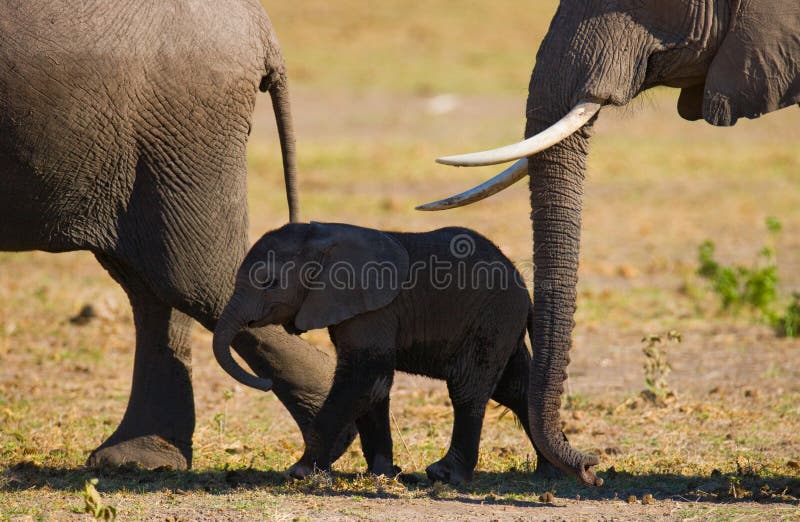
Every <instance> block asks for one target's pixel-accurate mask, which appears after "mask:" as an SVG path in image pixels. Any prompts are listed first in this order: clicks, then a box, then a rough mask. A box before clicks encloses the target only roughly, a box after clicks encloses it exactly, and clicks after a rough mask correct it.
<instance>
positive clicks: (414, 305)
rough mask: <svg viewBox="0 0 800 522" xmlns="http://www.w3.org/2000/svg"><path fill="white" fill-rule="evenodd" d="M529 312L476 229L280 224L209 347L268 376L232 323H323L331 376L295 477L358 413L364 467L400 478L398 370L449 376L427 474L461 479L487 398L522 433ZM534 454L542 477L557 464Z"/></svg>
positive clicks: (473, 457) (322, 461)
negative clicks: (395, 418)
mask: <svg viewBox="0 0 800 522" xmlns="http://www.w3.org/2000/svg"><path fill="white" fill-rule="evenodd" d="M379 267H380V268H379ZM437 267H438V268H437ZM379 271H380V273H379ZM459 274H463V275H462V276H460V278H459ZM403 283H405V284H403ZM529 315H530V297H529V295H528V291H527V289H526V288H525V284H524V282H522V278H521V276H520V275H519V273H518V272H517V271H516V269H515V268H514V265H513V264H512V263H511V262H510V261H509V260H508V259H507V258H506V257H505V256H504V255H503V254H502V252H500V250H499V249H498V248H497V247H496V246H495V245H493V244H492V243H491V242H490V241H489V240H487V239H486V238H484V237H483V236H481V235H479V234H477V233H476V232H473V231H471V230H468V229H463V228H444V229H440V230H434V231H432V232H427V233H420V234H407V233H396V232H380V231H377V230H372V229H367V228H361V227H356V226H352V225H342V224H322V223H312V224H310V225H308V224H289V225H286V226H284V227H282V228H280V229H278V230H276V231H273V232H270V233H268V234H266V235H265V236H263V237H262V238H261V239H260V240H259V241H258V242H257V243H256V244H255V245H254V246H253V248H252V249H251V250H250V252H249V253H248V254H247V257H246V258H245V261H244V263H243V264H242V267H241V268H240V270H239V274H238V277H237V283H236V291H235V292H234V295H233V297H232V299H231V301H230V303H229V304H228V306H227V307H226V308H225V311H224V312H223V314H222V317H221V318H220V320H219V323H218V325H217V328H216V330H215V332H214V354H215V355H216V357H217V360H218V361H219V362H220V364H221V365H222V367H223V368H224V369H225V370H226V371H227V372H228V373H230V374H231V375H232V376H233V377H234V378H236V379H238V380H240V381H241V382H244V383H245V384H248V385H255V386H257V387H262V388H263V387H268V386H269V383H268V382H264V383H262V384H261V385H259V383H257V382H253V379H254V377H252V376H249V375H247V373H246V372H245V371H244V370H243V369H242V368H240V367H239V366H238V365H237V364H236V362H235V361H234V359H233V358H232V357H231V355H230V349H229V346H230V342H231V340H232V339H233V338H234V337H235V336H236V335H237V333H238V332H239V331H240V330H241V329H243V328H245V327H247V326H254V325H264V324H280V325H283V326H284V328H286V329H287V330H289V331H291V332H298V331H305V330H310V329H315V328H324V327H328V329H329V333H330V336H331V339H332V341H333V343H334V345H335V346H336V352H337V355H338V364H337V367H336V374H335V377H334V380H333V386H332V388H331V392H330V394H329V395H328V398H327V399H326V401H325V403H324V405H323V406H322V409H321V410H320V412H319V414H318V415H317V416H316V417H315V419H314V421H313V424H312V428H311V430H309V431H307V432H306V438H305V443H306V450H305V453H304V454H303V456H302V458H301V459H300V460H299V461H298V462H297V463H296V464H295V465H294V466H292V467H291V469H290V470H289V473H290V474H291V475H292V476H295V477H305V476H307V475H308V474H310V473H311V472H313V470H314V469H315V468H316V469H323V470H327V469H330V465H331V461H332V460H333V457H334V453H335V452H334V444H333V443H334V442H335V441H336V440H337V438H339V436H340V433H341V431H342V430H343V429H344V428H345V427H346V426H347V425H349V424H350V423H352V422H353V421H355V423H356V425H357V426H358V431H359V434H360V436H361V443H362V446H363V449H364V457H365V459H366V461H367V467H368V470H369V471H370V472H372V473H376V474H384V475H396V474H397V473H398V472H399V469H398V468H396V467H395V466H394V465H393V461H392V438H391V433H390V429H389V390H390V389H391V385H392V379H393V376H394V371H395V370H401V371H405V372H410V373H415V374H419V375H425V376H428V377H433V378H436V379H443V380H446V381H447V387H448V391H449V393H450V398H451V401H452V404H453V409H454V416H455V419H454V425H453V434H452V440H451V444H450V449H449V450H448V451H447V454H446V455H445V456H444V457H443V458H442V459H441V460H439V461H438V462H436V463H434V464H431V465H430V466H429V467H428V469H427V473H428V477H429V478H430V479H431V480H432V481H442V482H446V483H451V484H459V483H461V482H463V481H465V480H471V478H472V472H473V470H474V468H475V465H476V463H477V460H478V445H479V442H480V433H481V427H482V423H483V417H484V411H485V408H486V403H487V401H488V400H489V399H490V398H492V399H494V400H496V401H497V402H499V403H500V404H502V405H504V406H506V407H508V408H509V409H511V410H512V411H513V412H514V413H515V414H516V415H517V416H518V417H519V419H520V422H521V424H522V425H523V426H524V428H525V431H526V432H528V433H529V430H528V422H527V418H528V398H527V389H528V380H529V378H528V371H529V367H530V361H531V357H530V353H529V351H528V348H527V347H526V345H525V334H526V331H527V329H528V326H529ZM537 454H538V451H537ZM538 464H539V467H537V473H538V474H540V475H544V476H553V475H552V474H553V473H557V470H556V469H555V468H552V467H551V465H550V464H549V463H548V462H547V461H546V460H545V459H543V458H540V460H539V462H538Z"/></svg>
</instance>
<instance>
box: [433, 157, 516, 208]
mask: <svg viewBox="0 0 800 522" xmlns="http://www.w3.org/2000/svg"><path fill="white" fill-rule="evenodd" d="M527 175H528V158H523V159H521V160H517V161H516V162H514V164H513V165H511V166H510V167H508V168H507V169H506V170H504V171H503V172H501V173H500V174H498V175H497V176H495V177H493V178H492V179H490V180H488V181H486V182H484V183H481V184H480V185H478V186H477V187H475V188H471V189H469V190H467V191H466V192H462V193H461V194H457V195H455V196H451V197H449V198H445V199H440V200H439V201H434V202H433V203H426V204H424V205H420V206H418V207H417V210H447V209H450V208H456V207H463V206H465V205H469V204H471V203H475V202H476V201H480V200H482V199H486V198H488V197H489V196H493V195H495V194H497V193H498V192H500V191H501V190H504V189H507V188H508V187H510V186H511V185H513V184H514V183H516V182H517V181H519V180H521V179H522V178H524V177H525V176H527Z"/></svg>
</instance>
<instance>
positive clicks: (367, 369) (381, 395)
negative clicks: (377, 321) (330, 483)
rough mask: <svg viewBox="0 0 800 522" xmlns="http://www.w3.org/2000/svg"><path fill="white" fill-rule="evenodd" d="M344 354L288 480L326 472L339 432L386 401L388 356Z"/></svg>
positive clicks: (355, 351)
mask: <svg viewBox="0 0 800 522" xmlns="http://www.w3.org/2000/svg"><path fill="white" fill-rule="evenodd" d="M344 351H345V352H346V355H344V356H341V355H340V357H339V364H338V365H337V367H336V373H335V374H334V378H333V385H332V386H331V390H330V393H329V394H328V397H327V398H326V399H325V402H324V403H323V405H322V408H320V411H319V413H318V414H317V415H316V417H314V421H313V422H312V425H311V430H310V431H309V433H308V435H307V436H306V449H305V452H304V453H303V456H302V457H301V458H300V460H299V461H297V463H296V464H294V465H293V466H292V467H291V468H290V469H289V474H290V475H291V476H292V477H295V478H304V477H306V476H307V475H309V474H310V473H312V472H313V471H314V470H315V469H320V470H324V471H327V470H329V469H330V465H331V461H332V454H333V447H334V444H335V442H336V440H337V439H338V438H339V437H340V435H341V433H342V431H343V430H345V429H346V427H347V425H348V424H351V423H353V422H355V421H356V419H358V418H359V417H361V416H362V415H364V414H365V413H367V412H368V411H370V410H371V409H372V408H373V407H374V406H375V404H377V403H381V402H384V401H386V400H387V399H388V397H389V391H390V390H391V387H392V379H393V377H394V372H393V365H392V360H391V356H390V354H389V353H386V352H383V353H380V354H375V353H369V352H370V351H371V350H358V349H345V350H344ZM387 405H388V403H387ZM387 417H388V416H387ZM387 420H388V419H387Z"/></svg>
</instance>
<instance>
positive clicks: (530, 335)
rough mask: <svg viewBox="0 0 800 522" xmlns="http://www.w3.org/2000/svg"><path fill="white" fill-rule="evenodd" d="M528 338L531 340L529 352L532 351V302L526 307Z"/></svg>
mask: <svg viewBox="0 0 800 522" xmlns="http://www.w3.org/2000/svg"><path fill="white" fill-rule="evenodd" d="M528 339H530V341H531V353H533V303H531V304H530V306H529V307H528Z"/></svg>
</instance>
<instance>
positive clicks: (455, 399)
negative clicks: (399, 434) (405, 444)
mask: <svg viewBox="0 0 800 522" xmlns="http://www.w3.org/2000/svg"><path fill="white" fill-rule="evenodd" d="M464 381H465V382H456V381H453V380H448V381H447V389H448V391H449V392H450V400H451V401H452V403H453V417H454V420H453V434H452V437H451V440H450V448H449V449H448V450H447V453H446V454H445V456H444V457H442V459H440V460H439V461H437V462H434V463H433V464H431V465H430V466H428V468H427V469H426V470H425V471H426V473H427V475H428V479H430V481H431V482H444V483H446V484H452V485H459V484H461V483H463V482H469V481H471V480H472V473H473V471H474V470H475V466H476V465H477V464H478V448H479V446H480V441H481V430H482V429H483V416H484V414H485V412H486V403H487V402H488V401H489V395H490V393H491V390H481V387H482V386H481V385H482V384H485V383H480V382H471V383H470V382H467V381H469V379H464Z"/></svg>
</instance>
